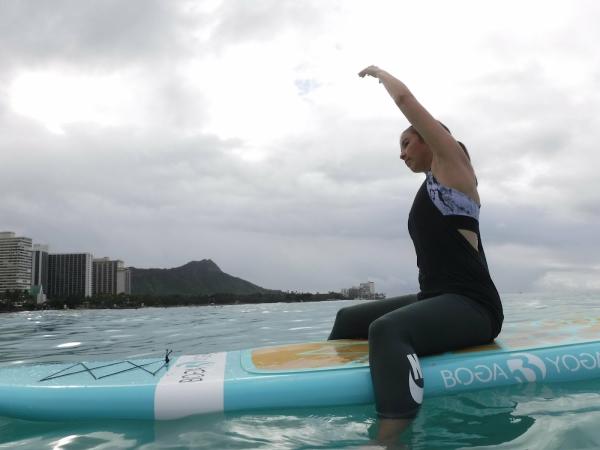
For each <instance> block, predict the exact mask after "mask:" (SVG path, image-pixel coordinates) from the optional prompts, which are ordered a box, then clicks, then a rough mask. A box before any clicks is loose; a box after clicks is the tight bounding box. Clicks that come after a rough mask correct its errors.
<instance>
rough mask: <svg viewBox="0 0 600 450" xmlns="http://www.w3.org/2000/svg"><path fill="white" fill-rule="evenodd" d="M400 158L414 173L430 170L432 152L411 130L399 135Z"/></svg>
mask: <svg viewBox="0 0 600 450" xmlns="http://www.w3.org/2000/svg"><path fill="white" fill-rule="evenodd" d="M400 159H401V160H402V161H404V163H405V164H406V165H407V166H408V168H409V169H410V170H412V171H413V172H415V173H421V172H427V171H429V170H431V161H432V159H433V154H432V153H431V150H430V149H429V146H428V145H427V144H425V142H424V141H423V140H422V139H421V138H420V137H419V136H418V135H417V134H416V133H415V132H414V131H412V130H410V129H408V130H406V131H404V132H403V133H402V134H401V135H400Z"/></svg>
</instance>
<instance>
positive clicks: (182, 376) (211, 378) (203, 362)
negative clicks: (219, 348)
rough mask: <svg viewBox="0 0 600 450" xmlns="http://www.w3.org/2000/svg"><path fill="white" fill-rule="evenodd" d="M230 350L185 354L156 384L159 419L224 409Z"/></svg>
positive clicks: (155, 415) (156, 412) (156, 413)
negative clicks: (225, 382) (226, 351)
mask: <svg viewBox="0 0 600 450" xmlns="http://www.w3.org/2000/svg"><path fill="white" fill-rule="evenodd" d="M226 356H227V353H208V354H206V355H184V356H180V357H179V358H177V360H176V361H174V365H173V366H172V367H171V368H170V369H169V371H168V372H167V373H166V374H165V375H164V376H163V377H162V378H161V380H160V381H159V382H158V384H157V385H156V391H155V393H154V417H155V419H156V420H170V419H178V418H180V417H186V416H191V415H194V414H203V413H210V412H220V411H223V385H224V379H225V359H226Z"/></svg>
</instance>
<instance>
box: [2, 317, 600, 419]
mask: <svg viewBox="0 0 600 450" xmlns="http://www.w3.org/2000/svg"><path fill="white" fill-rule="evenodd" d="M420 365H421V367H420V369H421V370H420V371H421V374H419V373H417V374H412V375H411V376H413V377H415V376H417V377H418V376H420V375H422V376H423V377H424V381H425V389H424V395H425V397H432V396H439V395H448V394H454V393H458V392H465V391H472V390H478V389H483V388H489V387H499V386H507V385H514V384H521V383H551V382H562V381H575V380H586V379H594V378H600V319H577V320H558V319H557V320H545V321H539V322H530V323H514V324H506V325H505V326H504V329H503V331H502V334H501V336H500V337H499V338H498V339H497V340H496V341H495V342H494V343H493V344H490V345H487V346H481V347H473V348H468V349H464V350H461V351H458V352H452V353H445V354H441V355H434V356H427V357H422V358H420ZM371 402H373V391H372V385H371V376H370V373H369V366H368V344H367V342H366V341H359V340H340V341H327V342H310V343H299V344H288V345H279V346H272V347H264V348H256V349H249V350H241V351H231V352H222V353H210V354H202V355H182V356H178V357H173V358H171V360H170V361H169V362H168V363H167V362H166V361H165V359H164V358H155V359H143V360H120V361H100V362H85V361H82V362H79V363H68V364H39V365H18V366H14V367H4V368H2V369H0V416H8V417H14V418H23V419H29V420H73V419H74V420H80V419H116V418H119V419H148V420H170V419H177V418H181V417H187V416H191V415H196V414H205V413H214V412H223V411H243V410H261V409H272V408H290V407H316V406H335V405H347V404H365V403H371Z"/></svg>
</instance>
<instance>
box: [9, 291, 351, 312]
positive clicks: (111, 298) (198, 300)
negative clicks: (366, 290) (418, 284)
mask: <svg viewBox="0 0 600 450" xmlns="http://www.w3.org/2000/svg"><path fill="white" fill-rule="evenodd" d="M341 299H344V297H343V296H342V295H341V294H340V293H338V292H329V293H327V294H320V293H317V294H311V293H306V292H280V291H277V292H267V293H261V292H257V293H253V294H246V295H236V294H213V295H190V296H185V295H163V296H158V295H127V294H119V295H98V296H94V297H78V296H70V297H65V298H55V299H51V300H48V301H47V302H46V303H45V304H43V305H36V304H35V302H33V301H32V302H27V303H23V304H19V305H14V304H13V305H11V307H10V308H6V309H5V310H2V309H0V311H5V312H8V311H31V310H36V309H63V308H65V306H66V307H67V308H69V309H76V308H77V309H78V308H82V309H112V308H118V309H120V308H143V307H171V306H207V305H235V304H242V303H244V304H255V303H277V302H288V303H292V302H321V301H325V300H341ZM0 304H1V303H0Z"/></svg>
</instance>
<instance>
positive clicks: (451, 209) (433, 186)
mask: <svg viewBox="0 0 600 450" xmlns="http://www.w3.org/2000/svg"><path fill="white" fill-rule="evenodd" d="M427 192H428V193H429V198H431V201H432V202H433V204H434V205H435V206H436V207H437V209H439V210H440V212H441V213H442V214H443V215H445V216H468V217H472V218H473V219H475V220H477V221H478V220H479V209H480V206H479V205H478V204H477V203H475V201H474V200H473V199H472V198H471V197H469V196H468V195H467V194H465V193H463V192H460V191H458V190H456V189H454V188H451V187H447V186H444V185H443V184H441V183H440V182H439V181H438V180H436V179H435V177H434V176H433V174H432V173H431V172H427Z"/></svg>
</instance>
